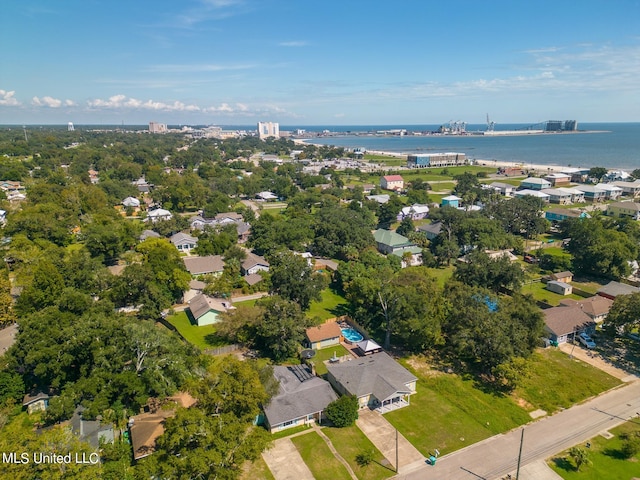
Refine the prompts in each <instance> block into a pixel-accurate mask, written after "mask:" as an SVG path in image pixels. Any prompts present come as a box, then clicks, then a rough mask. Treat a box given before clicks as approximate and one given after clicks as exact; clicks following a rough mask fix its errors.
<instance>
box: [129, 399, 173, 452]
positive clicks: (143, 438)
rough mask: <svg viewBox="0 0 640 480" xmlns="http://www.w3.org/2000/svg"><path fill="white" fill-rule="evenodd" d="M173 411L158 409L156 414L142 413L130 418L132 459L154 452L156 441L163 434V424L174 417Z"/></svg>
mask: <svg viewBox="0 0 640 480" xmlns="http://www.w3.org/2000/svg"><path fill="white" fill-rule="evenodd" d="M174 414H175V413H174V411H173V410H163V409H160V410H158V411H157V412H156V413H143V414H140V415H136V416H134V417H131V419H130V420H129V421H131V420H133V424H132V425H131V428H130V429H129V430H130V431H131V446H132V447H133V459H134V460H139V459H141V458H144V457H147V456H149V455H151V454H152V453H153V452H155V451H156V440H157V438H158V437H159V436H160V435H162V434H163V433H164V422H165V420H166V419H167V418H169V417H172V416H173V415H174Z"/></svg>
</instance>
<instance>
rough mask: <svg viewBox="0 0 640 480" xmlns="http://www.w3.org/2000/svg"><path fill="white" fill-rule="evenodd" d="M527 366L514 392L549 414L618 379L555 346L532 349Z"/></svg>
mask: <svg viewBox="0 0 640 480" xmlns="http://www.w3.org/2000/svg"><path fill="white" fill-rule="evenodd" d="M529 365H530V366H529V372H528V374H527V375H526V376H525V378H524V379H523V381H522V385H521V386H519V387H518V388H517V389H516V390H515V392H514V395H515V396H516V397H518V398H522V399H524V400H525V401H526V402H527V403H529V404H530V405H531V406H532V409H537V408H540V409H542V410H545V411H546V412H547V413H549V414H550V413H553V412H555V411H557V410H559V409H561V408H569V407H570V406H572V405H573V404H575V403H577V402H581V401H583V400H585V399H587V398H589V397H592V396H594V395H597V394H599V393H602V392H604V391H606V390H609V389H610V388H613V387H615V386H617V385H620V380H618V379H616V378H614V377H612V376H610V375H608V374H606V373H604V372H603V371H602V370H598V369H597V368H594V367H592V366H591V365H588V364H586V363H584V362H581V361H580V360H576V359H571V358H569V356H568V355H566V354H564V353H562V352H560V351H559V350H557V349H555V348H547V349H544V350H538V351H536V352H535V353H534V354H533V357H532V359H531V362H530V364H529Z"/></svg>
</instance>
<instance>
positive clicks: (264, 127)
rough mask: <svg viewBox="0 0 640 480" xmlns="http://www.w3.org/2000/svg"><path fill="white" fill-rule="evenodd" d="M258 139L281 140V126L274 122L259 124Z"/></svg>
mask: <svg viewBox="0 0 640 480" xmlns="http://www.w3.org/2000/svg"><path fill="white" fill-rule="evenodd" d="M258 137H260V139H261V140H264V139H265V138H269V137H274V138H280V125H279V124H278V123H274V122H258Z"/></svg>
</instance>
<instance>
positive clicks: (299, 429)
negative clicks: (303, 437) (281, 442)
mask: <svg viewBox="0 0 640 480" xmlns="http://www.w3.org/2000/svg"><path fill="white" fill-rule="evenodd" d="M310 428H311V427H310V426H309V425H300V426H298V427H291V428H287V429H285V430H280V431H279V432H276V433H273V434H271V439H272V440H278V439H279V438H284V437H288V436H290V435H293V434H295V433H300V432H304V431H306V430H309V429H310Z"/></svg>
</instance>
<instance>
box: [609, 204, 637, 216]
mask: <svg viewBox="0 0 640 480" xmlns="http://www.w3.org/2000/svg"><path fill="white" fill-rule="evenodd" d="M607 215H612V216H614V217H627V218H632V219H634V220H640V203H636V202H629V201H627V202H616V203H611V204H609V205H607Z"/></svg>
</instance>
